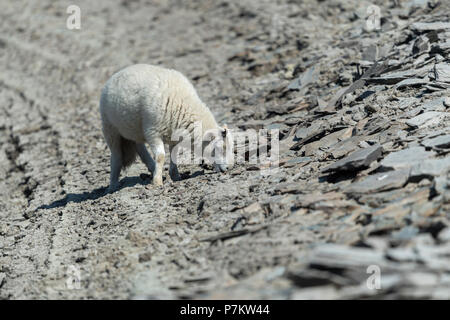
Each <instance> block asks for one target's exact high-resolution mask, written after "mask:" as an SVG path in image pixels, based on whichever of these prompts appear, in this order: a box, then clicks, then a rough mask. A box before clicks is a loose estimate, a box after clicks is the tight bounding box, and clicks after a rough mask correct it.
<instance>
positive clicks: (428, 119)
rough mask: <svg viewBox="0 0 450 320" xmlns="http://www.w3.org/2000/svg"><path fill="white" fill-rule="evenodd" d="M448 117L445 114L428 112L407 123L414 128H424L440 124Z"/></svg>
mask: <svg viewBox="0 0 450 320" xmlns="http://www.w3.org/2000/svg"><path fill="white" fill-rule="evenodd" d="M445 116H446V114H445V112H438V111H428V112H425V113H422V114H419V115H418V116H415V117H414V118H412V119H409V120H408V121H406V124H407V125H408V126H410V127H412V128H423V127H428V126H431V125H434V124H437V123H439V122H440V121H441V120H442V119H443V118H444V117H445Z"/></svg>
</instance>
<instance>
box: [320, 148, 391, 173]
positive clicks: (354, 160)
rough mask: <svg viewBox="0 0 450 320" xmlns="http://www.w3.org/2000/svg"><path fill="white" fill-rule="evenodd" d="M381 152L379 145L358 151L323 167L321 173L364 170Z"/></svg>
mask: <svg viewBox="0 0 450 320" xmlns="http://www.w3.org/2000/svg"><path fill="white" fill-rule="evenodd" d="M382 151H383V148H382V147H381V146H380V145H374V146H370V147H367V148H364V149H359V150H356V151H355V152H353V153H351V154H350V155H348V156H347V157H345V158H344V159H341V160H339V161H337V162H335V163H333V164H332V165H330V166H328V167H325V168H324V169H323V170H322V171H323V172H330V171H349V170H358V169H362V168H366V167H368V166H369V165H370V164H371V163H372V162H373V161H375V160H377V159H378V158H379V157H380V156H381V152H382Z"/></svg>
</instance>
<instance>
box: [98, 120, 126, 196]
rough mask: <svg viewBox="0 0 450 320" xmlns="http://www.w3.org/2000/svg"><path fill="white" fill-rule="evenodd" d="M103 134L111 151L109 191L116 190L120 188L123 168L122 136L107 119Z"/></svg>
mask: <svg viewBox="0 0 450 320" xmlns="http://www.w3.org/2000/svg"><path fill="white" fill-rule="evenodd" d="M102 130H103V135H104V137H105V140H106V144H107V145H108V148H109V150H110V151H111V160H110V166H111V170H110V177H109V187H108V192H114V191H115V190H117V189H118V188H119V177H120V171H121V169H122V150H121V139H122V138H121V136H120V134H119V132H118V131H117V130H116V129H115V128H114V127H113V126H112V125H111V124H110V123H109V122H108V121H107V120H103V121H102Z"/></svg>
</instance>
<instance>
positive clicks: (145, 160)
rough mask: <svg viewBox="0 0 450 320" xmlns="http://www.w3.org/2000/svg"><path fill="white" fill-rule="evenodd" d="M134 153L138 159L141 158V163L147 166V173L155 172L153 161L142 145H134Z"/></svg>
mask: <svg viewBox="0 0 450 320" xmlns="http://www.w3.org/2000/svg"><path fill="white" fill-rule="evenodd" d="M136 151H137V153H138V155H139V157H140V158H141V160H142V162H143V163H144V164H145V165H146V166H147V169H148V171H150V172H151V173H152V174H153V173H154V171H155V161H154V160H153V158H152V157H151V155H150V154H149V153H148V151H147V148H146V147H145V145H144V144H143V143H138V144H136Z"/></svg>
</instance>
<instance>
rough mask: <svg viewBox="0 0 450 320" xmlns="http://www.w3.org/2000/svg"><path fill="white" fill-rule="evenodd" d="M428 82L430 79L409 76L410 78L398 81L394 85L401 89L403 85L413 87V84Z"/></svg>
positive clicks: (418, 84)
mask: <svg viewBox="0 0 450 320" xmlns="http://www.w3.org/2000/svg"><path fill="white" fill-rule="evenodd" d="M428 83H430V81H428V80H426V79H421V78H410V79H405V80H402V81H400V82H399V83H397V84H396V85H395V88H396V89H402V88H405V87H414V86H420V85H425V84H428Z"/></svg>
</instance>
